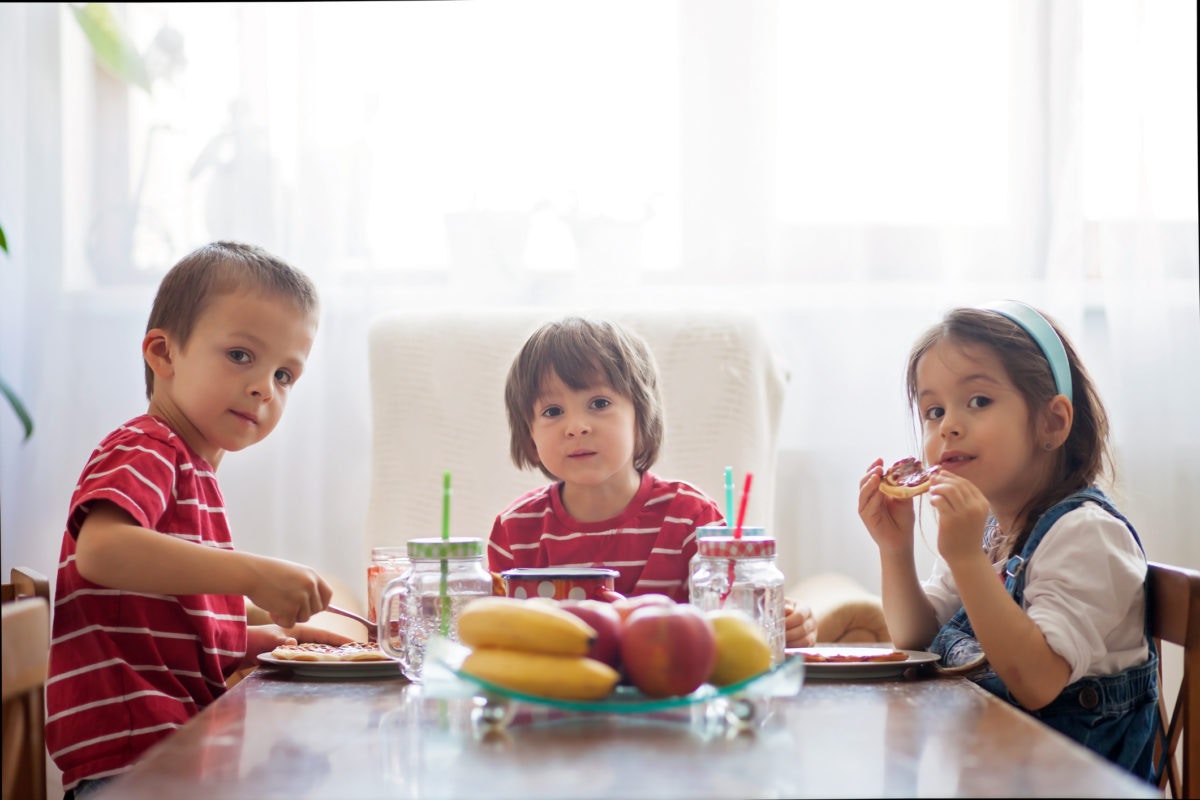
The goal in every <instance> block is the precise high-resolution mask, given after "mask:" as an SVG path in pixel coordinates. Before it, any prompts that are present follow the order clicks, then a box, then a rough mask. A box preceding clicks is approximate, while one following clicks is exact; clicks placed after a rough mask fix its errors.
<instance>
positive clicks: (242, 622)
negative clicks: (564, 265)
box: [46, 242, 348, 798]
mask: <svg viewBox="0 0 1200 800" xmlns="http://www.w3.org/2000/svg"><path fill="white" fill-rule="evenodd" d="M317 317H318V313H317V295H316V289H315V287H314V286H313V285H312V283H311V281H309V279H308V278H307V277H305V276H304V275H303V274H302V273H300V272H299V271H297V270H296V269H294V268H293V267H291V266H289V265H288V264H286V263H284V262H283V261H281V260H279V259H277V258H275V257H274V256H271V255H270V254H268V253H266V252H265V251H263V250H261V249H259V248H257V247H253V246H249V245H242V244H238V243H233V242H217V243H214V244H210V245H206V246H204V247H201V248H199V249H198V250H196V251H194V252H192V253H191V254H189V255H187V256H185V257H184V258H183V259H182V260H181V261H180V262H179V263H178V264H176V265H175V266H174V267H173V268H172V269H171V270H170V271H169V272H168V273H167V275H166V276H165V277H164V278H163V281H162V284H161V285H160V286H159V289H158V294H157V296H156V297H155V300H154V306H153V309H152V310H151V312H150V320H149V323H148V324H147V331H146V335H145V337H144V339H143V341H142V354H143V357H144V359H145V362H146V395H147V397H148V398H149V401H150V403H149V409H148V411H147V413H146V414H144V415H142V416H139V417H136V418H134V419H132V420H130V421H129V422H127V423H125V424H124V425H122V426H120V427H119V428H118V429H117V430H115V431H113V432H112V433H110V434H109V435H108V436H106V437H105V438H104V440H103V441H102V442H101V443H100V445H99V446H98V447H97V448H96V450H95V451H94V452H93V453H92V455H91V457H90V458H89V459H88V462H87V464H86V465H85V466H84V469H83V472H82V474H81V475H80V478H79V483H78V485H77V486H76V487H75V491H74V494H73V496H72V498H71V505H70V512H69V514H68V519H67V528H66V532H65V533H64V535H63V544H62V551H61V556H60V559H59V565H58V575H57V581H56V588H55V609H54V620H53V634H52V639H51V644H50V677H49V680H48V681H47V684H46V707H47V721H46V745H47V748H48V749H49V751H50V756H51V758H53V759H54V761H55V763H56V764H57V765H58V766H59V768H60V769H62V771H63V787H64V788H65V789H66V790H67V795H66V796H67V798H82V797H85V796H87V795H88V794H90V793H91V792H93V791H95V790H96V789H97V788H99V787H100V786H101V785H103V784H104V783H106V782H107V781H108V780H110V779H111V778H112V777H113V776H116V775H119V774H120V773H121V772H124V771H125V770H127V769H128V768H129V767H130V766H131V765H132V764H133V762H134V761H136V760H137V759H138V758H139V757H140V756H141V755H142V753H144V752H145V751H146V750H147V749H148V748H149V747H150V746H151V745H152V744H154V743H155V742H157V741H158V740H160V739H162V738H163V737H165V736H168V735H169V734H170V733H171V732H172V731H173V730H175V729H177V728H179V727H180V726H182V725H183V724H184V723H185V722H187V720H188V719H190V718H191V717H192V716H194V715H195V714H196V713H198V712H199V711H200V710H201V709H202V708H204V707H205V706H206V705H208V704H209V703H211V702H212V701H213V700H215V699H216V698H217V697H219V696H220V695H221V694H222V693H223V692H224V691H225V688H226V680H227V679H228V678H229V677H230V676H231V675H233V673H234V672H236V671H237V670H239V669H241V668H243V667H246V666H251V665H253V664H254V663H256V661H255V656H256V655H257V654H258V653H262V652H266V651H269V650H271V649H273V648H274V647H275V646H276V645H278V644H283V643H288V642H295V641H297V640H304V641H322V642H326V643H329V644H341V643H343V642H346V641H348V639H347V638H346V637H345V636H341V635H340V634H336V633H332V632H330V631H324V630H321V629H319V628H313V627H310V626H304V625H299V624H298V623H302V622H304V621H305V620H307V619H308V618H309V617H310V616H312V615H313V614H315V613H317V612H318V611H321V610H323V609H324V608H325V607H326V605H328V603H329V598H330V594H331V590H330V587H329V585H328V584H327V583H326V582H325V581H324V580H323V579H322V578H321V576H320V575H318V574H317V573H316V572H315V571H314V570H312V569H310V568H309V567H305V566H302V565H299V564H294V563H291V562H288V561H283V560H279V559H275V558H267V557H264V556H257V555H252V554H250V553H244V552H238V551H235V550H234V549H233V543H232V540H231V538H230V533H229V524H228V521H227V519H226V517H225V507H224V506H225V504H224V501H223V499H222V496H221V490H220V487H219V486H218V484H217V479H216V468H217V466H218V465H219V464H220V462H221V459H222V457H223V456H224V454H225V453H226V452H227V451H236V450H241V449H243V448H246V447H249V446H250V445H252V444H255V443H257V442H259V441H261V440H262V439H264V438H265V437H266V436H267V435H268V434H269V433H270V432H271V431H272V430H273V429H274V428H275V425H276V424H277V423H278V422H279V419H280V416H281V415H282V413H283V409H284V406H285V405H286V403H287V399H288V395H289V393H290V392H291V389H292V386H293V385H294V384H295V382H296V380H297V379H299V377H300V375H301V373H302V372H303V371H304V365H305V362H306V360H307V359H308V354H309V350H310V349H311V347H312V343H313V338H314V336H315V335H316V330H317ZM246 597H249V598H250V599H251V600H252V601H253V602H254V603H255V604H257V605H258V606H260V607H262V608H263V609H265V610H266V611H267V612H268V613H269V614H270V615H271V619H272V620H273V621H274V623H275V624H273V625H266V626H247V624H246V607H245V598H246Z"/></svg>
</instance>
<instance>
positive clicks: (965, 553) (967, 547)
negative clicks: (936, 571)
mask: <svg viewBox="0 0 1200 800" xmlns="http://www.w3.org/2000/svg"><path fill="white" fill-rule="evenodd" d="M929 500H930V504H931V505H932V506H933V508H934V510H935V511H937V515H938V553H939V554H941V556H942V558H944V559H946V563H947V564H950V565H953V564H954V563H955V562H956V561H957V560H959V559H962V558H964V557H977V556H979V555H980V554H982V553H983V550H982V548H981V547H980V543H981V542H982V540H983V529H984V526H985V525H987V518H988V511H989V505H988V501H987V498H986V497H984V496H983V492H981V491H979V487H978V486H976V485H975V484H973V483H971V481H969V480H967V479H966V478H964V477H962V476H961V475H955V474H954V473H953V472H951V471H949V470H941V471H939V472H938V473H937V474H935V475H934V477H933V483H932V486H931V487H930V489H929Z"/></svg>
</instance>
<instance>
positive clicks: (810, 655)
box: [787, 645, 938, 680]
mask: <svg viewBox="0 0 1200 800" xmlns="http://www.w3.org/2000/svg"><path fill="white" fill-rule="evenodd" d="M787 655H789V656H800V657H801V658H803V659H804V677H805V678H807V679H809V680H864V679H874V678H902V677H904V673H905V672H907V671H908V670H910V669H912V668H913V667H919V666H922V665H926V664H928V665H932V664H934V663H935V662H937V660H938V655H937V654H936V653H929V652H926V651H924V650H897V649H894V648H892V647H878V646H870V647H868V646H858V647H856V646H852V645H818V646H816V647H789V648H788V649H787Z"/></svg>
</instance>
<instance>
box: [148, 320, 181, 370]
mask: <svg viewBox="0 0 1200 800" xmlns="http://www.w3.org/2000/svg"><path fill="white" fill-rule="evenodd" d="M173 355H174V354H173V352H172V350H171V335H170V334H169V333H167V332H166V331H164V330H163V329H162V328H152V329H150V330H148V331H146V336H145V337H144V338H143V339H142V358H144V359H146V363H147V364H148V365H149V366H150V369H151V370H152V371H153V372H154V375H155V377H158V378H169V377H171V376H172V375H173V374H174V372H175V365H174V363H173V361H172V356H173Z"/></svg>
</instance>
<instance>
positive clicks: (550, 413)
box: [542, 406, 562, 417]
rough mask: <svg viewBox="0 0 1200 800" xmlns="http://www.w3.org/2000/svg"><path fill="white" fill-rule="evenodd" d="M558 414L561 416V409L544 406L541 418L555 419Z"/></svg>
mask: <svg viewBox="0 0 1200 800" xmlns="http://www.w3.org/2000/svg"><path fill="white" fill-rule="evenodd" d="M560 414H562V409H561V408H559V407H558V406H546V407H545V408H543V409H542V416H543V417H557V416H558V415H560Z"/></svg>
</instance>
